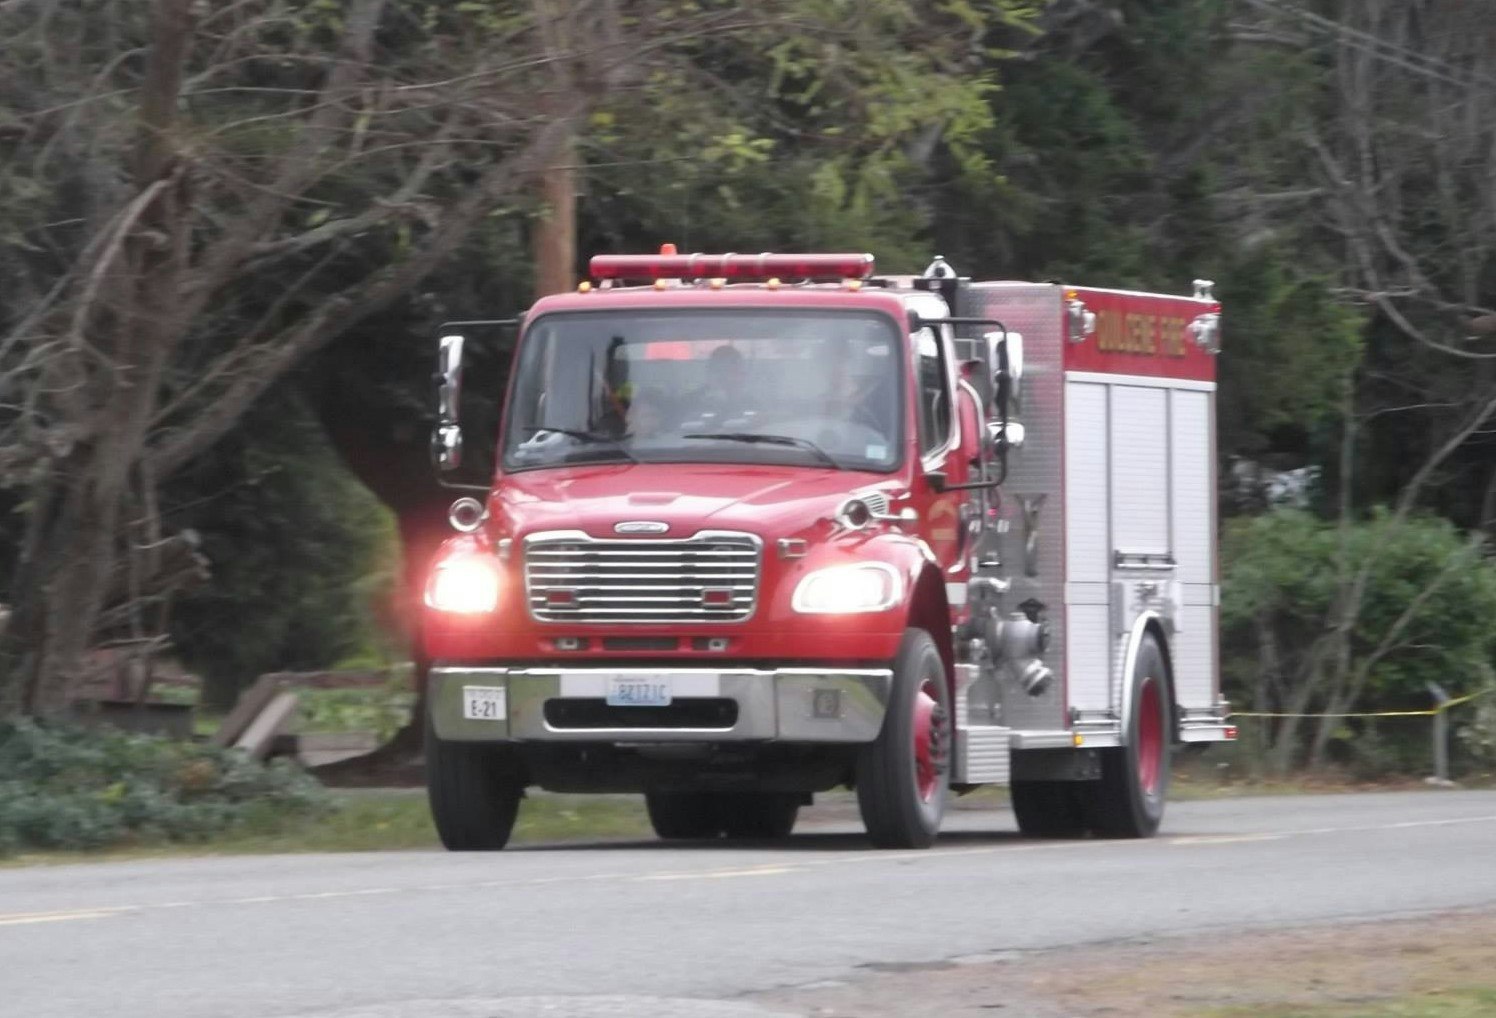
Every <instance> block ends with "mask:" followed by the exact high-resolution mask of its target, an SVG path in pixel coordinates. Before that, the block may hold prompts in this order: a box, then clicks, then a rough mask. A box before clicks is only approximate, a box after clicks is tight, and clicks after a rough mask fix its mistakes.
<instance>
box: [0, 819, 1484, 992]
mask: <svg viewBox="0 0 1496 1018" xmlns="http://www.w3.org/2000/svg"><path fill="white" fill-rule="evenodd" d="M954 825H955V826H956V829H955V830H953V831H949V832H948V833H947V834H946V835H945V836H944V837H943V838H942V840H941V843H940V845H939V846H938V847H937V848H935V849H934V850H931V851H928V852H877V851H873V850H871V849H867V848H865V847H864V845H863V843H862V841H861V840H860V838H858V837H857V836H856V835H855V834H853V833H839V832H836V831H834V830H831V831H827V830H819V831H816V832H815V833H809V834H805V835H797V836H796V837H795V838H793V839H791V840H790V841H789V842H787V843H785V844H783V845H780V846H774V847H748V846H729V845H722V846H711V847H684V848H683V847H678V846H663V845H658V844H654V843H636V844H628V845H599V846H588V847H568V848H549V849H546V848H530V849H521V850H515V851H509V852H505V853H502V854H499V855H447V854H442V853H436V852H429V853H428V852H418V853H384V854H361V855H323V856H261V857H238V858H219V859H198V860H165V861H152V862H137V863H108V864H94V865H76V866H72V865H70V866H56V867H38V868H25V869H11V870H0V1014H4V1015H15V1016H17V1018H20V1016H26V1018H56V1016H69V1018H72V1016H84V1015H88V1016H97V1015H107V1016H109V1018H135V1016H139V1018H185V1016H213V1018H282V1016H291V1015H295V1016H298V1018H300V1016H312V1015H316V1016H319V1018H320V1016H324V1015H337V1016H339V1018H345V1016H346V1018H352V1016H355V1015H356V1016H359V1018H365V1016H368V1018H375V1016H377V1018H395V1016H400V1018H404V1016H407V1015H409V1016H417V1015H419V1016H421V1018H445V1016H462V1018H479V1016H482V1018H511V1016H516V1018H517V1016H521V1015H523V1016H530V1015H551V1016H556V1018H582V1016H589V1018H590V1016H595V1015H614V1014H617V1015H635V1014H638V1015H651V1016H668V1015H677V1014H678V1015H690V1016H693V1018H718V1016H720V1018H749V1016H766V1015H770V1014H782V1013H784V1012H782V1011H773V1010H771V1009H766V1008H765V1007H764V1006H763V1005H759V1004H756V1003H753V1002H752V1001H751V998H747V995H750V994H752V993H754V992H756V991H763V990H769V989H774V988H782V987H792V986H803V985H806V984H814V983H816V982H819V981H826V980H849V979H856V978H857V977H858V974H859V973H866V972H868V971H869V970H887V969H889V968H897V967H899V966H904V965H918V964H921V963H929V962H936V961H940V960H947V959H961V960H966V961H971V960H980V958H981V956H988V955H1002V953H1004V952H1014V951H1023V950H1026V949H1033V948H1048V947H1057V946H1065V945H1073V944H1083V943H1095V942H1103V941H1111V940H1118V939H1125V938H1137V937H1148V936H1156V935H1177V934H1189V933H1192V932H1198V931H1211V930H1219V929H1226V928H1247V927H1254V926H1262V925H1276V924H1289V923H1304V922H1319V921H1325V920H1335V919H1349V918H1367V917H1376V916H1393V915H1408V914H1417V913H1423V912H1429V911H1435V910H1442V909H1448V908H1455V907H1476V906H1481V907H1484V906H1492V905H1496V793H1490V792H1464V791H1448V792H1432V791H1430V792H1423V793H1418V792H1415V793H1402V794H1375V795H1354V796H1306V797H1294V798H1263V799H1240V800H1231V801H1218V802H1198V803H1176V804H1173V805H1171V807H1170V811H1169V816H1168V818H1167V820H1166V822H1165V826H1166V829H1165V832H1164V833H1163V834H1161V835H1160V836H1159V837H1158V838H1156V839H1153V840H1151V841H1146V842H1099V841H1079V842H1039V841H1027V840H1023V839H1020V838H1019V837H1018V836H1017V835H1016V833H1014V826H1013V822H1012V818H1011V816H1010V815H1009V814H1008V813H1006V812H1005V811H993V812H981V813H961V814H958V815H957V816H956V817H955V819H954ZM745 998H747V999H745Z"/></svg>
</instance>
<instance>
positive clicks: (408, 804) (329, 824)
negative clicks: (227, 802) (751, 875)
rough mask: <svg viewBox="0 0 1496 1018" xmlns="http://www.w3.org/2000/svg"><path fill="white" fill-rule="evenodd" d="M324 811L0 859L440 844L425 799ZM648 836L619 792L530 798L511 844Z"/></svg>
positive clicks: (384, 796) (343, 796) (372, 798)
mask: <svg viewBox="0 0 1496 1018" xmlns="http://www.w3.org/2000/svg"><path fill="white" fill-rule="evenodd" d="M331 795H332V797H333V800H334V804H335V808H334V809H333V810H332V812H331V813H329V814H328V815H326V816H322V817H316V818H309V817H292V818H289V819H287V818H285V817H282V816H278V815H277V814H276V813H275V812H273V811H271V810H268V809H266V810H252V811H251V812H250V814H249V815H248V816H247V817H246V818H245V819H244V820H243V821H242V822H240V823H238V824H236V825H235V826H234V827H232V828H231V829H229V830H228V831H225V832H224V833H222V834H220V835H217V836H215V837H212V838H209V839H207V840H204V841H188V842H140V843H135V844H127V845H121V846H118V847H113V848H107V849H100V850H93V851H51V852H30V853H23V854H20V855H16V856H12V857H10V858H8V859H0V866H24V865H38V864H53V865H55V864H60V863H77V862H103V861H117V860H121V859H147V858H168V857H181V856H214V855H243V854H254V853H278V852H390V851H402V850H420V849H435V848H438V847H439V846H440V842H439V841H438V840H437V837H436V829H435V828H434V827H433V826H432V824H431V813H430V810H429V809H428V808H427V806H426V797H425V795H423V794H420V793H412V792H405V791H398V792H386V791H369V792H363V791H358V792H332V793H331ZM649 835H650V828H649V820H648V818H647V817H646V815H645V813H644V804H643V801H642V800H640V799H638V798H637V797H623V796H587V795H569V796H557V797H552V796H536V797H534V798H530V799H527V800H526V801H525V802H524V804H523V805H522V806H521V807H520V812H519V822H518V823H517V824H516V825H515V829H514V842H513V843H514V844H537V843H543V842H551V841H573V840H580V839H586V840H589V841H590V840H594V839H598V838H633V837H645V836H649Z"/></svg>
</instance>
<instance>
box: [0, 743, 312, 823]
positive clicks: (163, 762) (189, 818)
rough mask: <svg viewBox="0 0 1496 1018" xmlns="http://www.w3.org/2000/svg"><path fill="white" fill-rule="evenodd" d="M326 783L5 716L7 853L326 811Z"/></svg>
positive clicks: (177, 746)
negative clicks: (266, 815) (269, 815)
mask: <svg viewBox="0 0 1496 1018" xmlns="http://www.w3.org/2000/svg"><path fill="white" fill-rule="evenodd" d="M329 805H330V800H329V799H328V797H327V796H326V794H325V793H324V791H323V790H322V787H321V786H320V785H319V784H318V783H317V782H316V781H315V780H313V779H312V778H311V777H310V776H308V775H307V774H305V773H304V772H303V771H300V770H298V769H297V768H296V767H295V766H293V765H291V764H289V763H287V762H285V761H272V762H271V763H269V764H260V763H257V762H255V761H253V760H251V759H249V758H248V757H246V756H245V755H243V754H242V753H239V752H237V751H234V750H222V749H217V748H215V747H211V746H206V745H202V744H195V743H185V742H173V741H170V740H167V739H162V738H159V737H155V736H146V735H134V734H129V733H125V732H117V731H111V730H107V729H84V728H79V727H76V726H72V725H58V724H39V723H36V722H32V721H27V720H19V721H3V722H0V853H4V852H13V851H16V850H18V849H81V848H101V847H105V846H110V845H119V844H128V843H141V842H151V841H192V840H201V839H204V838H207V837H209V836H211V835H214V834H217V833H220V832H223V831H226V830H228V829H230V828H232V827H234V826H235V825H236V824H238V823H240V822H242V821H245V820H247V819H249V818H250V817H251V816H255V817H262V816H263V815H264V814H265V813H266V811H271V812H273V813H275V814H277V815H280V816H283V817H286V818H290V817H293V816H306V815H312V814H317V813H320V812H322V811H324V810H326V809H328V808H329Z"/></svg>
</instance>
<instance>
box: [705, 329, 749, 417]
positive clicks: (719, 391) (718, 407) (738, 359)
mask: <svg viewBox="0 0 1496 1018" xmlns="http://www.w3.org/2000/svg"><path fill="white" fill-rule="evenodd" d="M747 381H748V366H747V364H746V363H745V362H744V360H743V355H742V354H741V353H739V352H738V351H737V349H736V348H735V347H731V346H719V347H717V348H716V349H715V350H713V351H712V353H711V356H709V357H708V358H707V360H706V384H705V385H704V386H703V387H702V388H700V389H698V390H697V392H696V393H695V399H694V402H695V404H696V406H697V409H698V412H701V413H711V414H714V415H715V416H716V417H717V418H718V419H719V420H721V419H724V418H728V417H735V416H738V415H739V414H741V413H742V412H743V411H744V410H745V409H746V407H745V405H744V404H745V401H744V396H745V395H746V394H747Z"/></svg>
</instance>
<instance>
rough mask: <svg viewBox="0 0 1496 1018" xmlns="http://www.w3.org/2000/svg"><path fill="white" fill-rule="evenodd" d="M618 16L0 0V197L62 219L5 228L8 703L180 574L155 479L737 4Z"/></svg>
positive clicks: (400, 284) (52, 696) (544, 1)
mask: <svg viewBox="0 0 1496 1018" xmlns="http://www.w3.org/2000/svg"><path fill="white" fill-rule="evenodd" d="M619 6H620V5H619V4H618V3H613V2H607V3H576V2H569V0H568V2H558V0H536V3H535V5H534V6H533V7H532V6H531V5H530V4H527V3H514V4H503V5H500V4H496V5H493V6H492V7H491V8H483V9H477V8H474V9H472V10H468V11H463V12H459V11H455V10H453V9H451V8H449V7H448V6H447V5H443V4H435V3H419V2H406V3H397V2H394V0H351V2H349V3H347V4H346V5H343V6H342V7H340V8H324V7H320V6H319V7H317V8H303V7H302V6H301V5H295V4H284V3H281V2H276V0H246V2H240V3H235V4H228V5H221V6H220V5H206V4H202V3H198V2H194V0H155V2H154V3H153V4H151V5H150V7H149V11H148V17H144V18H143V17H139V16H137V11H136V9H135V8H134V7H132V5H128V4H115V5H113V6H112V7H111V8H110V9H109V10H108V11H107V12H106V16H105V17H103V18H99V17H97V16H96V14H95V12H94V11H93V10H92V6H91V5H83V4H66V3H64V4H51V5H46V7H45V9H37V8H28V7H27V6H26V5H22V7H20V8H19V9H6V10H4V11H0V30H5V31H6V34H7V38H8V39H11V40H13V44H12V45H9V46H8V47H7V53H6V55H5V57H3V58H0V63H3V65H4V66H3V67H0V81H3V82H5V83H7V84H9V85H13V86H14V89H13V90H12V92H11V94H13V95H17V96H19V97H22V100H23V101H22V103H21V104H20V105H19V111H20V112H19V116H17V117H16V118H15V119H14V120H12V121H9V122H5V123H4V124H3V128H0V143H3V144H4V145H5V148H4V149H3V150H0V155H3V156H4V162H3V170H0V173H3V176H0V181H3V187H4V190H3V191H0V194H7V195H12V196H13V195H17V194H24V195H26V196H28V197H29V198H30V199H31V200H32V202H33V204H34V205H36V206H47V207H48V209H49V214H52V215H56V214H58V213H61V214H62V215H61V217H60V219H59V220H58V221H55V222H52V223H32V224H27V223H22V224H20V225H19V227H18V228H19V229H21V230H22V231H24V230H25V229H26V228H27V227H28V226H30V227H34V229H33V236H35V237H36V238H39V239H38V240H36V243H37V245H38V246H39V247H41V248H42V249H43V250H42V251H41V252H39V253H38V254H37V255H36V256H35V257H31V258H27V259H20V260H19V264H17V262H18V260H17V259H8V261H10V262H11V264H12V265H17V267H18V268H19V269H21V270H22V271H20V272H19V275H20V276H21V281H20V282H19V283H18V285H15V286H14V287H13V288H12V289H11V295H10V296H9V297H8V298H6V299H5V300H4V304H3V307H0V311H3V312H4V313H5V315H6V318H7V319H8V326H7V328H6V330H5V332H4V333H3V334H0V404H3V413H4V417H3V419H0V482H3V484H4V485H5V486H6V487H8V488H10V489H12V490H16V491H18V492H21V493H22V496H21V504H22V505H23V506H24V508H25V514H24V518H25V530H24V533H23V534H22V536H21V540H20V551H19V557H18V561H17V565H16V570H15V574H14V576H13V578H12V582H11V584H10V588H11V596H12V599H13V602H14V604H13V610H14V614H13V619H12V624H11V625H9V626H8V627H7V631H6V634H5V646H4V651H5V653H4V659H3V661H0V668H3V671H0V709H4V710H17V709H20V710H26V711H32V710H45V709H49V708H51V707H54V706H56V705H57V703H58V702H60V700H61V699H62V698H63V696H64V695H65V693H66V681H65V680H66V679H67V677H69V676H71V675H73V674H75V672H76V668H77V662H78V661H79V659H80V656H81V654H82V652H83V651H84V650H85V649H87V647H88V646H89V645H90V643H91V641H93V640H94V639H95V637H96V636H97V635H98V632H99V627H100V623H101V621H104V620H107V619H109V618H110V616H109V615H108V614H107V613H108V612H109V611H110V610H111V607H112V606H113V605H116V604H119V603H121V602H124V601H129V600H131V599H132V597H133V598H134V599H135V600H138V595H139V594H140V593H141V592H142V591H143V590H146V589H149V590H153V591H157V592H159V591H161V590H163V589H165V588H169V587H170V586H171V585H172V584H173V583H174V582H176V581H175V579H174V578H173V576H174V574H171V573H170V571H169V570H168V569H167V568H166V565H165V564H164V561H163V555H162V552H161V549H162V548H163V547H165V546H166V544H165V543H164V542H166V540H167V537H169V536H170V535H163V534H162V533H161V526H160V518H159V513H158V510H157V509H156V506H155V494H156V491H157V490H158V487H159V485H160V484H161V483H162V482H163V481H164V480H165V479H167V478H169V477H170V476H171V475H172V474H173V473H174V472H176V471H177V470H179V469H180V468H181V467H182V466H183V465H184V464H186V463H188V462H189V461H191V460H192V459H193V458H194V457H196V456H199V455H201V454H202V453H203V452H204V451H205V450H207V449H209V448H210V447H211V446H212V445H213V444H214V443H215V442H216V441H217V440H218V439H220V438H221V437H222V436H223V435H224V434H225V433H226V432H227V431H228V430H229V429H231V428H232V427H233V426H234V425H235V423H236V422H237V421H238V420H239V418H240V417H241V415H242V414H243V413H244V412H245V410H246V409H247V408H248V407H250V406H251V405H252V404H253V403H254V401H255V400H256V399H257V398H259V397H260V396H261V395H262V394H263V393H264V392H265V391H266V390H267V389H268V388H269V387H270V386H272V385H274V384H275V383H276V382H277V380H279V379H280V378H282V377H283V376H284V375H285V373H286V372H287V371H288V370H290V369H291V368H292V367H293V366H294V365H296V364H297V363H298V362H300V361H301V360H303V359H304V358H305V357H306V356H307V355H309V354H310V353H312V352H314V351H315V350H317V349H319V348H321V347H322V346H324V345H325V344H327V343H328V342H330V341H331V340H333V339H334V338H336V337H337V336H338V335H340V334H342V333H343V332H345V331H346V330H347V329H348V328H349V327H350V326H351V325H353V324H354V323H356V322H359V321H361V320H363V319H366V318H367V317H368V316H370V315H372V314H375V313H377V312H378V311H380V310H381V309H383V308H385V307H388V306H389V305H390V304H391V302H393V301H394V300H396V299H397V298H398V297H400V296H401V295H402V294H403V293H405V292H406V291H408V290H409V289H410V288H411V287H412V286H413V285H414V284H415V283H416V282H418V281H419V280H421V279H422V278H423V277H424V276H426V275H427V274H429V273H430V272H432V271H433V270H434V269H435V268H436V267H438V266H439V265H440V264H441V263H442V262H443V261H444V260H445V259H447V258H450V257H451V256H452V255H453V254H454V252H456V251H457V250H458V249H459V247H460V246H461V245H462V244H463V243H464V241H465V240H466V238H467V237H468V236H469V235H471V233H472V232H473V231H474V229H475V228H478V227H479V226H481V224H482V223H483V222H484V220H485V217H486V216H487V214H488V213H489V212H490V211H492V210H493V209H495V208H498V207H502V206H503V205H504V204H505V203H506V202H513V201H514V200H516V196H517V195H519V194H521V192H522V191H524V190H525V189H527V188H529V187H530V186H531V182H532V180H533V179H534V178H535V176H536V175H537V173H538V172H539V171H540V170H541V169H543V168H544V167H545V166H546V165H547V164H548V162H549V161H550V160H551V157H552V156H553V154H554V153H555V152H556V151H558V150H559V149H560V148H561V147H562V146H563V145H564V143H565V142H566V140H567V139H568V138H569V137H570V136H571V134H572V132H573V130H574V128H573V124H574V122H575V121H576V120H577V119H578V118H579V117H580V116H582V115H583V114H584V113H585V112H586V111H587V110H588V109H589V108H591V106H592V105H593V104H595V103H596V102H597V101H598V99H599V97H600V96H603V95H605V94H607V92H608V91H609V90H610V89H615V88H620V87H626V86H627V85H628V84H629V83H630V82H631V81H634V80H637V76H638V75H640V74H641V73H644V71H645V69H646V68H647V67H648V65H649V54H650V52H652V51H659V50H660V48H661V47H662V46H666V45H668V43H669V41H670V39H671V38H673V37H674V36H675V35H676V34H678V33H695V32H701V31H707V30H711V29H713V28H716V29H719V30H730V29H731V28H732V27H733V26H734V25H735V24H739V23H742V22H743V21H745V19H746V16H745V15H744V14H743V13H742V11H740V10H736V9H728V10H725V11H721V10H719V11H715V12H708V13H702V14H701V15H699V16H698V17H695V18H685V19H682V20H680V21H678V22H676V23H674V24H672V25H671V26H670V27H669V29H667V30H666V31H664V32H659V31H653V32H651V33H650V34H649V36H648V37H647V38H645V37H642V36H641V37H635V38H630V37H629V36H628V30H626V29H625V27H624V21H623V19H622V18H621V17H620V12H619ZM558 18H563V19H565V20H566V22H567V24H568V29H569V30H568V31H567V32H566V33H565V34H564V35H558V34H557V33H555V32H554V31H543V29H544V28H545V26H547V25H548V24H551V23H553V22H554V21H555V20H556V19H558ZM631 24H634V25H637V24H638V22H637V21H636V22H631ZM557 82H564V84H565V87H564V89H561V88H557V87H556V83H557ZM537 97H540V98H541V99H542V100H543V101H542V102H540V103H539V104H538V105H537V101H536V100H537ZM538 107H543V108H538ZM117 577H125V578H127V580H128V582H127V583H126V584H125V585H124V587H123V588H122V587H121V584H120V583H118V582H116V578H117ZM130 617H131V618H133V619H134V620H135V623H136V625H137V628H138V624H139V621H140V619H139V614H138V612H136V613H134V614H133V615H131V616H130Z"/></svg>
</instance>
